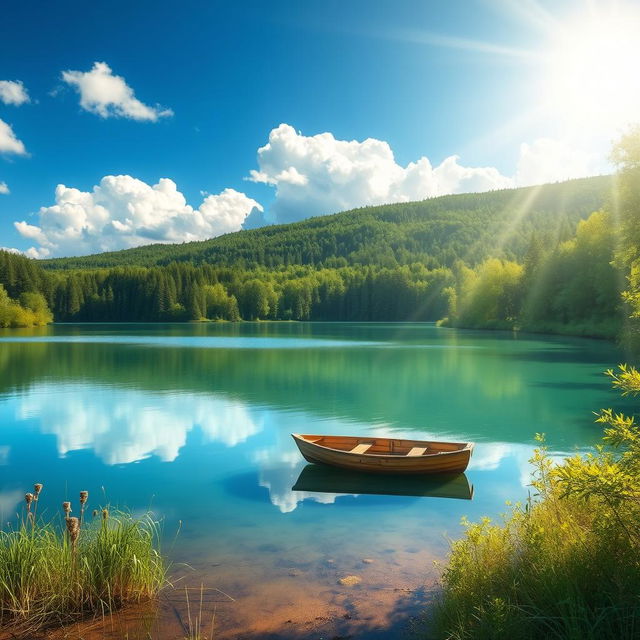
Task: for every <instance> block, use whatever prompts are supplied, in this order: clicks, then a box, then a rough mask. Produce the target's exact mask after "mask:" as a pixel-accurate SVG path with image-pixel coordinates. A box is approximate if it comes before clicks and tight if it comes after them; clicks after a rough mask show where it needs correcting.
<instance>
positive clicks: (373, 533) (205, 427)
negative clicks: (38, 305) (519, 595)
mask: <svg viewBox="0 0 640 640" xmlns="http://www.w3.org/2000/svg"><path fill="white" fill-rule="evenodd" d="M621 360H622V356H621V355H620V354H619V353H618V352H616V351H615V349H614V348H613V347H612V346H611V345H610V344H608V343H605V342H599V341H591V340H581V339H562V338H549V337H536V336H523V335H520V336H515V335H512V334H509V333H490V332H474V331H457V330H453V329H444V328H436V327H434V326H432V325H425V324H347V323H344V324H343V323H335V324H334V323H295V324H294V323H291V324H289V323H280V324H276V323H257V324H253V323H243V324H237V325H235V324H202V325H175V324H174V325H56V326H51V327H47V328H44V329H36V330H15V331H9V330H4V331H3V332H2V333H0V513H1V515H2V519H3V521H5V522H6V521H7V520H9V519H11V518H12V517H13V515H14V514H15V513H16V511H17V509H19V508H21V502H22V500H23V496H24V492H25V490H30V488H31V486H32V485H33V483H34V482H43V483H44V485H45V491H44V494H43V501H42V502H43V505H44V504H47V505H49V510H50V512H53V511H55V510H56V509H57V507H58V505H59V504H60V502H61V501H62V500H63V499H67V498H69V499H72V500H76V497H77V494H78V491H79V490H81V489H86V490H88V491H89V492H90V505H89V506H90V507H93V506H98V503H104V502H105V501H109V502H110V503H111V504H122V505H127V506H128V507H129V508H131V509H132V510H134V511H136V512H137V511H140V512H142V511H144V510H145V509H147V508H150V509H152V511H153V512H154V513H155V514H156V515H157V516H158V517H159V518H161V519H162V520H163V523H164V524H163V526H164V533H165V538H166V541H165V548H166V550H167V552H168V553H169V554H170V556H171V558H172V559H173V560H174V561H175V562H176V563H182V562H184V563H188V564H189V565H190V567H184V566H181V565H177V566H176V567H175V568H174V576H176V577H181V576H184V578H183V580H182V581H179V582H178V583H177V584H178V585H179V587H180V588H178V589H176V590H174V591H171V590H169V592H168V593H167V594H166V595H165V596H163V598H164V601H163V602H165V604H164V605H163V607H161V611H160V612H159V613H158V612H140V615H139V616H138V617H139V618H141V620H138V622H136V623H131V622H130V621H129V622H127V624H134V626H135V624H138V623H139V625H141V627H140V628H142V627H144V629H149V628H151V627H152V628H153V637H154V638H174V637H178V636H177V635H176V634H179V633H181V631H180V625H181V624H182V623H184V604H185V603H184V600H185V592H184V590H182V587H183V584H186V585H187V586H188V587H190V588H195V587H198V588H199V586H200V585H203V589H204V597H203V602H204V604H203V605H202V614H203V617H204V618H205V619H207V620H210V618H211V616H212V615H213V612H214V611H215V615H216V621H215V624H216V629H217V630H218V634H219V637H234V638H235V637H237V638H267V637H269V638H280V637H282V638H290V637H291V638H293V637H301V638H303V637H304V638H306V637H309V638H315V637H317V638H322V637H333V636H334V635H338V634H345V635H346V634H352V637H358V638H383V637H397V634H398V633H399V631H398V630H399V629H401V628H402V626H403V625H404V624H405V623H406V620H407V617H408V616H410V615H412V614H415V613H416V612H417V611H418V610H419V609H420V607H422V606H423V603H424V600H425V598H426V597H427V595H428V587H429V586H430V585H431V584H432V582H433V579H434V577H435V576H436V575H437V571H436V569H434V566H433V561H434V560H442V559H443V558H444V557H445V554H446V552H447V547H448V542H447V536H450V537H455V536H457V535H458V534H459V533H460V519H461V518H462V517H463V516H468V517H469V518H470V519H477V518H479V517H481V516H482V515H489V516H492V517H495V516H497V515H499V514H500V513H501V512H503V511H505V509H506V507H505V501H506V500H513V501H515V500H522V499H525V498H526V496H527V493H528V491H529V488H528V487H527V485H528V482H529V473H530V468H529V464H528V462H527V461H528V459H529V457H530V456H531V453H532V449H533V448H534V446H535V444H534V435H535V434H536V432H544V433H545V434H546V436H547V441H548V444H549V447H550V449H551V450H552V452H553V454H554V455H559V456H560V455H565V454H567V453H571V452H573V451H575V450H584V449H585V448H587V447H589V446H591V445H593V444H594V443H595V442H596V441H597V440H598V438H599V435H600V428H599V426H598V425H595V424H594V423H593V414H592V412H593V411H595V410H597V409H598V408H600V407H603V406H612V405H613V406H616V407H620V406H622V405H621V403H620V401H619V400H618V397H617V395H616V394H615V393H614V392H612V391H611V390H610V386H609V383H608V381H607V380H606V379H605V377H604V376H603V375H602V372H603V370H604V369H606V368H608V367H611V366H615V365H616V364H617V363H618V362H619V361H621ZM291 432H302V433H305V432H306V433H342V434H353V435H358V434H367V435H393V436H397V437H410V438H420V439H423V438H424V439H429V438H434V439H435V438H440V439H450V440H465V441H466V440H472V441H475V442H476V443H477V446H476V450H475V453H474V456H473V458H472V461H471V465H470V467H469V469H468V471H467V473H466V478H464V477H462V478H459V479H458V480H457V481H456V482H455V483H454V484H453V485H446V486H440V485H439V484H438V483H437V482H436V483H435V484H434V483H433V482H432V483H429V482H427V483H424V482H423V481H420V480H419V479H418V480H417V481H416V483H414V484H411V483H409V485H408V486H404V487H399V488H397V487H396V490H397V491H398V492H399V493H405V495H375V494H374V495H369V494H367V493H365V492H366V491H367V490H370V489H371V487H370V486H368V485H367V483H366V481H364V482H362V481H359V480H358V479H357V478H356V479H355V480H354V479H353V478H347V479H345V478H343V477H336V476H335V474H333V475H332V474H331V473H329V474H326V473H322V472H319V471H318V469H317V468H313V467H312V468H310V469H309V468H307V469H306V470H305V467H307V465H306V463H305V461H304V460H303V459H302V458H301V456H300V455H299V453H298V451H297V448H296V447H295V444H294V443H293V441H292V439H291V436H290V433H291ZM296 483H298V485H297V487H296V490H294V489H293V487H294V485H296ZM471 485H472V486H473V489H474V494H473V499H471V500H469V499H464V498H465V497H466V498H469V497H470V489H469V487H470V486H471ZM374 490H375V487H374ZM412 493H413V494H415V493H422V494H426V497H425V496H419V495H406V494H412ZM446 496H457V497H446ZM180 522H181V525H180V524H179V523H180ZM178 528H180V532H179V534H178V535H177V537H176V535H175V534H176V531H177V530H178ZM174 539H175V542H174ZM350 575H355V576H357V577H359V578H360V579H361V582H360V583H359V584H357V585H355V586H351V587H349V586H343V585H341V584H339V583H338V581H339V580H340V579H341V578H343V577H345V576H350ZM425 585H426V586H425ZM218 590H219V591H218ZM190 593H191V594H192V598H195V599H197V600H198V606H199V598H200V596H199V594H198V593H197V592H194V591H191V592H190ZM194 593H195V594H196V595H193V594H194ZM181 612H182V613H181ZM158 616H159V618H158ZM181 619H182V623H181ZM158 620H160V621H161V622H160V623H159V622H158ZM144 625H147V626H146V627H145V626H144ZM144 629H143V631H144ZM145 632H146V631H145ZM104 633H106V632H104ZM131 633H132V635H131V636H130V637H132V638H133V637H135V633H134V632H131ZM141 633H142V631H141ZM114 637H115V636H114Z"/></svg>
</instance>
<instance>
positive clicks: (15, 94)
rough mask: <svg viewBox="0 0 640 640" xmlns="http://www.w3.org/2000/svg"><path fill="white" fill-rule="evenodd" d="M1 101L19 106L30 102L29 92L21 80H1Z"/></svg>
mask: <svg viewBox="0 0 640 640" xmlns="http://www.w3.org/2000/svg"><path fill="white" fill-rule="evenodd" d="M0 101H2V102H4V103H5V104H13V105H15V106H16V107H18V106H20V105H21V104H24V103H25V102H29V94H28V93H27V90H26V89H25V88H24V85H23V84H22V82H20V80H16V81H13V80H0Z"/></svg>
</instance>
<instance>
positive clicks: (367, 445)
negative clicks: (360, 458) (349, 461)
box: [349, 442, 373, 453]
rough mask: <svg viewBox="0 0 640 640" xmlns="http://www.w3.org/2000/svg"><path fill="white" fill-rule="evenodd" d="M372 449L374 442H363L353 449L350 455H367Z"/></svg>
mask: <svg viewBox="0 0 640 640" xmlns="http://www.w3.org/2000/svg"><path fill="white" fill-rule="evenodd" d="M371 447H373V442H363V443H362V444H357V445H356V446H355V447H353V449H351V451H349V453H366V452H367V451H368V450H369V449H371Z"/></svg>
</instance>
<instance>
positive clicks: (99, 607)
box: [0, 485, 167, 633]
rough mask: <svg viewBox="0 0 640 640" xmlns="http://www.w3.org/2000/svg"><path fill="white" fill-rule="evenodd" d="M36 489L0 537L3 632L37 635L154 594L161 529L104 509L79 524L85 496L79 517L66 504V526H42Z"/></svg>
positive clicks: (160, 576)
mask: <svg viewBox="0 0 640 640" xmlns="http://www.w3.org/2000/svg"><path fill="white" fill-rule="evenodd" d="M36 486H37V487H38V489H37V490H36V492H35V495H33V496H32V499H31V500H29V498H25V507H24V511H23V513H22V514H20V515H18V518H17V520H16V522H15V524H13V525H9V526H7V527H6V528H3V529H2V530H0V627H3V628H4V627H16V628H17V629H20V632H21V633H25V632H26V631H25V630H27V631H28V632H34V631H36V630H37V629H41V628H43V627H45V626H56V625H58V626H59V625H63V624H67V623H70V622H73V621H76V620H79V619H82V618H83V617H85V616H87V615H96V614H97V615H102V616H104V615H106V614H108V613H110V612H112V611H114V610H116V609H118V608H120V607H122V606H124V605H126V604H129V603H133V602H140V601H142V600H146V599H150V598H153V597H154V596H155V595H157V593H158V592H159V590H160V589H161V588H162V587H163V586H164V585H165V584H166V578H167V564H166V562H165V560H164V558H163V557H162V555H161V553H160V535H159V534H160V531H159V524H158V522H156V521H155V520H154V519H153V518H152V517H151V516H150V515H149V514H146V515H143V516H141V517H133V516H132V515H131V514H129V513H126V512H123V511H116V510H108V509H106V508H104V509H102V511H101V517H99V518H98V517H96V518H93V519H89V521H87V520H84V521H83V515H84V508H85V506H86V504H87V501H88V494H87V493H86V492H83V493H82V494H81V501H80V502H81V509H80V514H81V515H80V518H75V517H72V516H71V515H70V514H71V511H72V505H71V503H70V502H65V503H64V504H63V513H64V519H62V518H59V517H58V518H54V519H53V520H49V521H43V520H42V519H38V518H37V517H36V514H35V508H33V509H32V507H34V505H35V506H37V504H38V502H39V500H40V499H41V496H40V492H41V491H42V486H41V485H36ZM28 495H31V494H28Z"/></svg>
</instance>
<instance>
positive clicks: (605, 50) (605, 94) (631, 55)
mask: <svg viewBox="0 0 640 640" xmlns="http://www.w3.org/2000/svg"><path fill="white" fill-rule="evenodd" d="M639 27H640V11H639V10H635V9H633V10H632V9H630V8H627V9H625V10H624V11H623V10H621V9H620V8H619V7H618V8H616V7H613V6H611V7H609V10H608V11H607V12H606V13H603V12H597V11H595V10H594V11H593V12H592V13H591V14H590V15H589V17H588V19H587V20H584V19H583V20H582V21H574V22H569V23H567V24H565V25H564V27H563V28H562V30H561V31H559V32H558V35H557V41H556V44H555V46H552V48H551V51H550V52H549V54H548V62H549V69H548V70H547V78H548V79H550V87H549V92H548V95H547V96H546V98H547V101H548V106H549V108H550V109H552V110H554V111H556V113H557V115H558V116H560V117H561V118H562V119H563V121H564V122H565V123H566V124H568V125H569V126H572V127H578V128H580V127H589V128H593V129H597V130H601V131H608V132H609V133H614V132H615V131H616V130H619V129H621V128H622V127H624V126H626V125H627V124H629V123H631V122H634V121H637V120H639V119H640V74H639V73H638V64H639V62H640V37H638V33H640V31H639Z"/></svg>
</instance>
